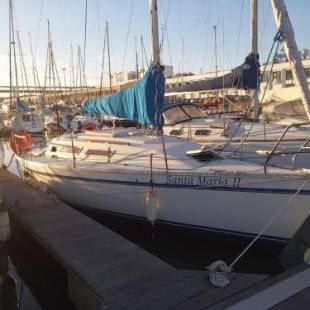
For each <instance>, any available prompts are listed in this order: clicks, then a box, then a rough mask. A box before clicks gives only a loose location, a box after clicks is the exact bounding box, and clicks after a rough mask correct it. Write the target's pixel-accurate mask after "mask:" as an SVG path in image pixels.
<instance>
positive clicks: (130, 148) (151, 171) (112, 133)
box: [10, 0, 310, 244]
mask: <svg viewBox="0 0 310 310" xmlns="http://www.w3.org/2000/svg"><path fill="white" fill-rule="evenodd" d="M151 16H152V38H153V40H152V42H153V46H152V47H153V53H152V54H153V62H152V65H151V67H150V68H149V70H148V71H147V73H146V74H145V75H144V77H143V78H142V79H141V80H140V81H138V82H137V83H136V85H135V86H133V87H131V88H128V89H124V90H122V91H120V92H119V93H116V94H113V95H110V96H107V97H104V98H97V99H95V100H91V101H88V102H87V104H85V106H84V109H85V110H86V111H88V113H89V114H101V113H105V114H108V115H115V116H118V117H126V118H128V119H131V120H134V121H138V122H140V123H141V124H144V125H146V127H148V128H147V129H141V130H136V129H121V128H110V129H104V130H101V131H81V130H78V131H74V132H71V133H67V134H64V135H62V136H60V137H57V138H54V139H53V140H52V141H50V142H49V143H48V144H47V146H46V148H44V149H42V148H32V147H31V146H30V145H28V148H29V149H28V150H27V147H25V144H26V142H27V141H29V139H28V140H27V141H26V142H25V141H24V140H23V139H22V137H15V139H14V138H12V139H11V140H10V145H11V147H12V149H13V150H19V148H18V145H19V143H21V144H23V150H24V151H25V152H26V153H22V152H18V151H17V153H18V154H17V155H16V157H17V160H18V162H19V163H20V167H23V169H24V171H25V174H28V175H31V176H33V177H34V178H35V179H37V180H38V181H40V182H43V183H45V184H46V185H47V187H48V188H49V189H50V190H51V191H52V192H54V193H55V194H56V195H57V196H58V197H59V198H60V199H62V200H64V201H66V202H69V203H72V204H74V205H77V206H79V207H80V208H85V209H88V210H95V211H101V212H109V213H113V214H118V215H123V216H126V217H136V218H139V219H142V220H149V221H150V222H151V223H152V224H154V223H155V222H156V221H158V222H160V223H162V224H167V225H172V226H174V227H179V228H190V229H192V230H199V231H209V232H210V231H211V232H216V233H221V234H225V235H230V236H235V237H252V236H253V235H255V234H257V233H259V232H260V231H261V229H262V228H263V227H264V226H265V225H266V223H267V222H269V221H270V218H272V217H273V216H274V215H275V214H276V213H278V212H279V210H281V208H282V207H283V206H286V207H287V205H286V204H287V201H288V200H289V199H290V203H291V205H290V208H286V210H285V212H283V213H281V214H279V216H278V218H277V220H276V221H275V222H274V223H273V225H272V226H270V227H269V228H268V230H266V231H265V233H264V235H263V236H262V237H261V238H263V239H265V240H269V241H276V242H279V243H281V244H283V243H285V242H286V241H287V240H289V239H290V238H292V237H293V235H294V233H295V232H296V231H297V230H298V228H299V227H300V226H301V225H302V224H303V222H304V221H305V219H306V218H307V217H308V216H309V215H310V207H309V203H308V201H309V194H310V184H308V179H309V175H308V174H307V171H304V170H300V171H298V170H296V171H292V170H289V169H279V168H273V167H270V168H269V169H268V170H267V173H265V171H264V169H263V167H262V166H260V165H257V164H251V163H247V162H242V161H238V160H231V159H226V158H223V157H221V156H219V155H217V154H215V153H213V152H210V151H206V150H204V149H201V146H200V145H198V144H196V143H193V142H189V141H181V140H179V139H177V138H175V137H164V136H163V135H162V131H161V130H162V125H163V119H162V116H161V109H162V106H163V99H164V83H165V81H164V75H163V67H162V66H161V65H160V58H159V44H158V41H159V40H158V25H157V1H156V0H152V1H151ZM20 140H22V142H21V141H20ZM28 144H30V142H29V143H28ZM29 151H30V152H31V156H25V155H24V154H27V153H28V152H29ZM294 193H295V195H294V199H293V198H291V195H292V194H294ZM297 194H298V195H297ZM262 201H263V202H264V203H262Z"/></svg>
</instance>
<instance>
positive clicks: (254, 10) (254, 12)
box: [250, 0, 259, 119]
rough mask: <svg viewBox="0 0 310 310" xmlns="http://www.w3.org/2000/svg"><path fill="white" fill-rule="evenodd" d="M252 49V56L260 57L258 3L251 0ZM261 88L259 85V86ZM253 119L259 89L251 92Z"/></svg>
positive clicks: (256, 110)
mask: <svg viewBox="0 0 310 310" xmlns="http://www.w3.org/2000/svg"><path fill="white" fill-rule="evenodd" d="M250 49H251V54H254V55H258V1H257V0H250ZM257 87H259V85H257ZM251 98H252V101H251V111H252V118H253V119H254V118H255V117H257V113H258V110H259V102H258V89H256V90H255V89H254V90H251Z"/></svg>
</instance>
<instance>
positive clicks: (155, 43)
mask: <svg viewBox="0 0 310 310" xmlns="http://www.w3.org/2000/svg"><path fill="white" fill-rule="evenodd" d="M150 9H151V28H152V32H151V33H152V62H153V64H156V65H159V64H160V49H159V35H158V14H157V0H150Z"/></svg>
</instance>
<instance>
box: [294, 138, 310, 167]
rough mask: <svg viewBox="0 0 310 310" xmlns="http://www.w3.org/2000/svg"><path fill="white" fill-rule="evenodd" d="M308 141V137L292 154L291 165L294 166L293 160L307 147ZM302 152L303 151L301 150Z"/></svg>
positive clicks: (309, 139) (309, 140)
mask: <svg viewBox="0 0 310 310" xmlns="http://www.w3.org/2000/svg"><path fill="white" fill-rule="evenodd" d="M309 142H310V138H308V139H307V140H306V141H305V143H304V144H303V145H301V146H300V148H299V149H298V151H297V153H296V154H295V155H294V156H293V158H292V167H293V168H294V167H295V161H296V159H297V157H298V156H299V155H300V153H301V151H302V150H303V149H304V148H306V147H307V145H308V143H309ZM303 153H304V152H303Z"/></svg>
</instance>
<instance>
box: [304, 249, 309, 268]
mask: <svg viewBox="0 0 310 310" xmlns="http://www.w3.org/2000/svg"><path fill="white" fill-rule="evenodd" d="M304 262H306V263H308V264H310V248H308V249H307V250H306V251H305V253H304Z"/></svg>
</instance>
